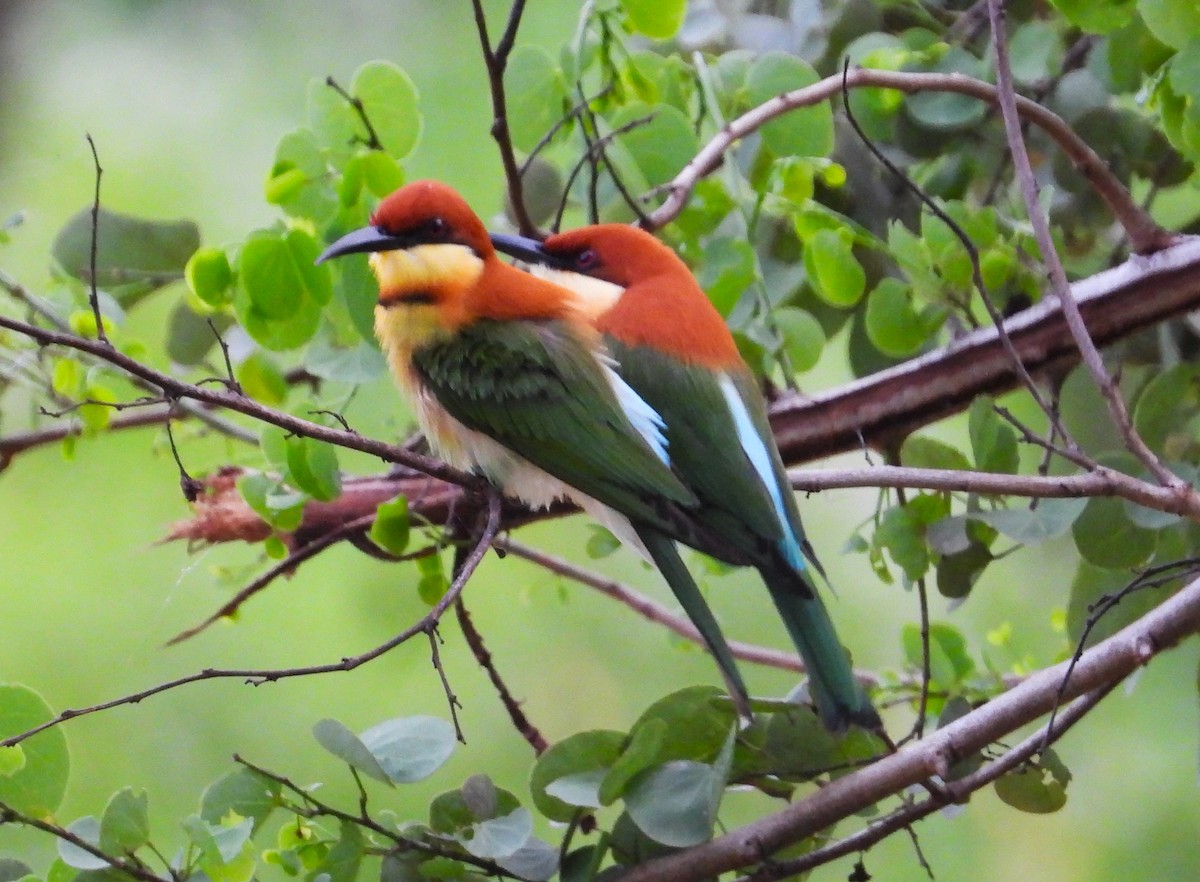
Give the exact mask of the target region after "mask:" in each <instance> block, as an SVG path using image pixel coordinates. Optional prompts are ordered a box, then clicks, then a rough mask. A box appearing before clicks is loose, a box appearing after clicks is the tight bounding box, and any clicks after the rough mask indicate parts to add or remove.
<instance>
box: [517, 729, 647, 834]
mask: <svg viewBox="0 0 1200 882" xmlns="http://www.w3.org/2000/svg"><path fill="white" fill-rule="evenodd" d="M624 741H625V734H624V733H622V732H612V731H608V730H593V731H588V732H578V733H576V734H574V735H571V736H569V737H567V738H564V739H563V740H562V741H559V742H557V743H555V744H552V745H550V748H549V749H548V750H547V751H546V752H545V753H543V754H542V755H541V756H540V757H538V759H537V763H536V764H535V765H534V767H533V772H532V774H531V775H530V779H529V790H530V793H531V794H532V796H533V804H534V806H535V807H536V808H537V810H538V811H539V812H541V813H542V815H544V816H545V817H546V818H548V819H549V820H551V821H570V820H571V819H572V818H573V817H574V816H575V807H574V806H573V805H571V804H569V803H567V802H564V801H563V800H561V799H559V798H557V797H556V796H554V795H553V794H551V793H549V792H548V790H547V788H548V787H549V785H550V784H552V783H553V782H555V781H558V780H560V779H563V778H567V777H570V776H577V775H583V774H589V773H594V772H597V771H601V772H607V770H608V769H610V768H611V767H612V765H613V763H615V762H616V761H617V758H618V757H619V756H620V754H621V748H622V745H623V744H624Z"/></svg>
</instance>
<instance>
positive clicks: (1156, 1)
mask: <svg viewBox="0 0 1200 882" xmlns="http://www.w3.org/2000/svg"><path fill="white" fill-rule="evenodd" d="M1080 2H1085V0H1080ZM1137 9H1138V12H1140V13H1141V15H1142V20H1143V21H1145V22H1146V27H1148V28H1149V29H1150V33H1152V34H1154V36H1155V37H1157V38H1158V39H1159V40H1160V41H1161V42H1163V43H1166V44H1167V45H1168V46H1173V47H1174V48H1176V49H1182V48H1183V47H1184V46H1186V45H1187V44H1188V42H1190V41H1191V40H1192V39H1193V38H1194V37H1195V36H1196V34H1198V33H1200V5H1197V4H1196V2H1195V0H1138V2H1137Z"/></svg>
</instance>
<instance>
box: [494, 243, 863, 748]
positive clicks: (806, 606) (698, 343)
mask: <svg viewBox="0 0 1200 882" xmlns="http://www.w3.org/2000/svg"><path fill="white" fill-rule="evenodd" d="M492 239H493V242H494V244H495V245H496V246H497V247H498V248H500V250H502V251H505V252H507V253H509V254H511V255H512V256H514V257H517V258H519V259H521V260H523V261H525V262H526V263H528V264H529V266H530V271H531V272H532V273H533V274H534V275H535V276H537V277H539V278H545V279H551V280H553V281H554V282H555V283H557V284H560V285H563V286H564V287H569V288H571V289H572V290H574V291H575V292H576V295H577V297H578V298H579V308H580V309H581V310H583V311H584V312H585V313H587V314H588V315H589V316H590V318H591V322H592V325H593V327H595V328H596V330H597V331H599V332H600V333H601V334H602V335H603V337H604V342H605V347H606V349H607V350H608V352H609V353H610V354H611V355H612V357H613V359H614V360H615V361H616V363H617V365H618V369H619V371H620V374H621V377H622V379H623V380H624V381H625V382H627V383H628V384H629V385H630V386H631V387H632V388H633V389H634V391H635V392H636V393H637V394H638V395H639V396H640V397H641V398H642V399H643V400H644V401H645V402H646V403H647V404H648V405H649V406H650V407H651V408H653V409H654V411H655V412H656V413H657V414H658V415H659V416H660V417H661V419H662V420H663V423H664V425H665V430H664V435H665V440H666V443H667V448H668V450H669V451H670V455H671V466H672V468H673V469H674V470H675V472H676V474H678V475H679V477H680V478H681V479H682V480H683V483H684V484H685V485H686V486H687V487H688V489H689V490H691V491H692V492H693V493H694V494H695V495H696V498H697V499H698V501H699V505H698V506H697V507H695V508H692V509H690V510H689V512H688V516H689V517H690V518H692V519H694V520H695V521H696V522H697V523H698V524H699V525H700V529H699V530H696V531H695V532H694V534H693V535H694V536H695V537H697V538H699V539H700V541H699V542H695V541H693V542H691V544H693V545H694V547H696V548H698V549H699V550H701V551H704V552H706V553H708V554H710V555H712V556H714V557H717V558H719V559H722V560H726V561H729V562H732V563H741V564H750V565H752V566H754V567H755V568H757V569H758V571H759V572H760V573H761V575H762V578H763V581H764V582H765V583H766V586H767V588H768V590H769V592H770V594H771V598H772V600H774V602H775V606H776V608H777V609H778V611H779V614H780V616H781V617H782V619H783V622H784V625H785V626H786V628H787V631H788V634H789V635H790V637H791V638H792V641H793V643H794V644H795V646H796V649H797V650H798V651H799V653H800V655H801V657H802V658H803V660H804V662H805V666H806V669H807V672H808V676H809V684H810V686H809V690H810V693H811V695H812V698H813V700H814V702H815V703H816V705H817V709H818V712H819V714H820V716H821V718H822V720H823V721H824V722H825V724H826V725H827V726H829V727H830V728H832V729H835V730H838V729H842V728H844V727H845V726H846V725H847V724H849V723H854V724H857V725H861V726H864V727H866V728H868V729H879V728H880V727H881V723H880V720H879V716H878V714H877V713H876V712H875V709H874V707H872V705H871V703H870V701H869V700H868V699H867V697H866V695H865V693H864V692H863V690H862V688H861V686H860V685H859V684H858V682H857V681H856V680H855V678H854V673H853V671H852V669H851V667H850V663H849V659H848V657H847V655H846V651H845V649H844V648H843V647H842V644H841V643H840V641H839V640H838V637H837V634H836V632H835V631H834V627H833V623H832V621H831V620H830V618H829V614H828V612H827V611H826V609H825V605H824V603H823V602H822V600H821V598H820V597H819V596H818V594H817V591H816V587H815V585H814V584H813V580H812V579H811V578H810V577H809V573H808V568H809V566H810V562H809V560H806V558H808V559H811V553H810V549H809V546H808V543H807V541H806V540H805V538H804V532H803V529H802V528H801V524H800V513H799V511H798V509H797V506H796V501H795V497H794V495H793V493H792V490H791V487H790V485H789V483H788V480H787V474H786V472H785V470H784V466H783V462H782V459H781V457H780V455H779V450H778V448H777V447H776V445H775V441H774V438H773V436H772V434H771V429H770V426H769V424H768V422H767V409H766V403H765V401H764V399H763V397H762V395H761V393H760V392H759V390H758V387H757V385H756V383H755V379H754V377H753V375H752V374H751V372H750V370H749V368H748V367H747V366H746V364H745V362H744V361H743V360H742V358H741V356H740V354H739V353H738V349H737V345H736V344H735V342H734V339H733V335H732V334H731V333H730V331H729V329H728V327H727V326H726V324H725V322H724V320H723V319H722V318H721V316H720V314H719V313H718V312H717V310H716V309H715V308H714V307H713V306H712V304H711V302H710V301H709V299H708V298H707V297H706V296H705V294H704V292H703V290H702V289H701V288H700V286H699V284H698V283H697V282H696V280H695V278H694V277H693V276H692V274H691V272H690V270H689V269H688V268H687V266H686V264H684V263H683V261H682V260H680V259H679V257H678V256H677V255H676V254H675V253H674V252H673V251H672V250H671V249H670V248H668V247H667V246H665V245H663V244H662V243H661V242H659V241H658V240H657V239H655V238H654V237H653V236H651V235H650V234H648V233H646V232H644V231H642V230H639V229H636V228H634V227H630V226H625V225H621V224H601V225H597V226H592V227H583V228H580V229H576V230H570V231H568V232H565V233H561V234H557V235H553V236H550V237H549V238H547V239H546V240H545V241H544V242H541V243H538V242H535V241H533V240H529V239H523V238H520V237H516V236H508V235H503V234H496V235H493V237H492ZM710 537H719V539H720V541H719V542H717V543H711V544H709V543H706V541H705V540H706V539H708V538H710ZM681 538H684V541H689V540H688V539H687V538H686V537H681ZM730 546H732V549H733V550H732V551H731V549H730Z"/></svg>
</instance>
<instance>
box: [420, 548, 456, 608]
mask: <svg viewBox="0 0 1200 882" xmlns="http://www.w3.org/2000/svg"><path fill="white" fill-rule="evenodd" d="M417 569H418V571H419V572H420V573H421V579H420V581H419V582H418V583H417V594H418V595H419V596H420V598H421V600H423V601H425V603H427V604H429V605H430V606H433V605H434V604H436V603H437V602H438V601H439V600H441V599H442V597H443V596H445V594H446V590H447V589H448V588H449V587H450V582H449V581H448V580H447V579H446V571H445V569H444V568H443V566H442V557H441V555H440V554H431V555H429V556H428V557H422V558H419V559H418V560H417Z"/></svg>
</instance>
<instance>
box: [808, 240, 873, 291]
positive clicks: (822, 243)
mask: <svg viewBox="0 0 1200 882" xmlns="http://www.w3.org/2000/svg"><path fill="white" fill-rule="evenodd" d="M804 270H805V272H807V273H808V278H809V281H811V282H812V285H813V288H814V289H815V290H816V292H817V295H818V296H819V297H820V298H821V299H822V300H824V301H825V302H826V303H829V304H830V305H832V306H840V307H848V306H853V305H854V304H856V303H857V302H858V301H859V299H860V298H861V297H862V295H863V292H864V290H866V287H867V276H866V273H865V272H863V268H862V266H861V265H860V264H859V262H858V259H857V258H856V257H855V256H854V251H853V248H852V247H851V244H850V241H849V240H848V239H847V238H845V237H844V236H842V235H841V234H839V233H837V232H835V231H834V230H818V231H817V232H816V233H814V234H813V235H812V236H811V237H809V238H808V239H807V240H805V242H804Z"/></svg>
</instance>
